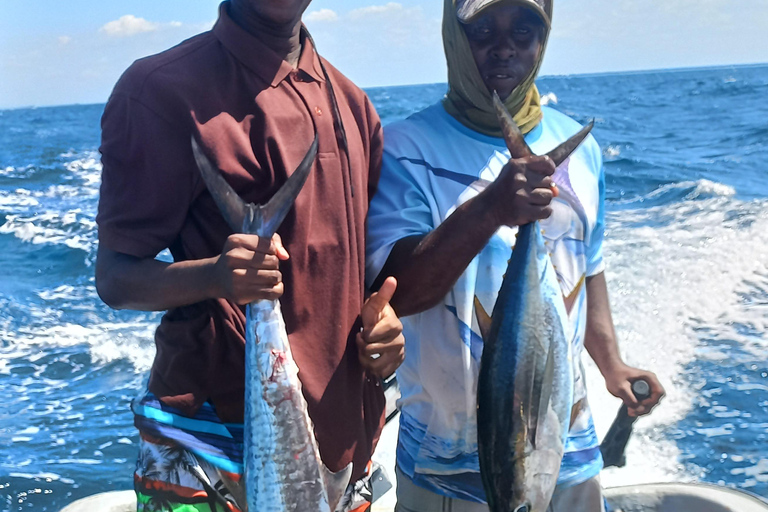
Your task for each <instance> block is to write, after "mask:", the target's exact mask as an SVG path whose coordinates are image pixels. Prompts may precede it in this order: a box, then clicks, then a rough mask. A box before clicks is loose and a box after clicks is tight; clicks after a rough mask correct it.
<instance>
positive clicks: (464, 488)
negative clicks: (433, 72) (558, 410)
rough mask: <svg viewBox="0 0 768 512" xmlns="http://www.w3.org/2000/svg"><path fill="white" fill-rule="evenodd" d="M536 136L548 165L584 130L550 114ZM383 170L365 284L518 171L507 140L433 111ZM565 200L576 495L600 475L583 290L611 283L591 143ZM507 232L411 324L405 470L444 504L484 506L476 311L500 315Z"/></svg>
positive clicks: (401, 139)
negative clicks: (402, 249) (401, 244)
mask: <svg viewBox="0 0 768 512" xmlns="http://www.w3.org/2000/svg"><path fill="white" fill-rule="evenodd" d="M543 112H544V118H543V120H542V122H541V123H539V125H538V126H537V127H536V128H535V129H534V130H533V131H531V132H530V133H529V134H528V135H527V136H526V141H527V142H528V144H529V145H530V147H531V149H532V150H533V152H534V153H536V154H544V153H546V152H547V151H549V150H551V149H553V148H555V147H556V146H557V145H559V144H560V143H562V142H563V141H565V140H566V139H567V138H568V137H570V136H571V135H573V134H575V133H576V132H577V131H578V130H579V129H581V126H580V125H579V124H578V123H576V122H575V121H574V120H572V119H571V118H569V117H567V116H565V115H563V114H561V113H560V112H557V111H556V110H553V109H551V108H548V107H544V108H543ZM384 140H385V152H384V166H383V169H382V175H381V180H380V181H379V188H378V191H377V193H376V195H375V196H374V198H373V200H372V203H371V207H370V210H369V213H368V241H367V255H368V256H367V265H366V274H367V279H368V282H369V284H370V283H371V282H373V280H374V279H375V278H376V277H377V276H378V274H379V271H380V270H381V268H382V267H383V266H384V263H385V262H386V260H387V258H388V257H389V253H390V251H391V250H392V247H393V246H394V244H395V242H397V241H398V240H400V239H402V238H405V237H408V236H413V235H425V234H427V233H429V232H430V231H432V230H433V229H435V227H437V226H438V225H439V224H440V223H442V222H443V221H444V220H445V219H446V218H447V217H448V216H449V215H451V213H453V211H454V210H455V209H456V208H457V207H458V206H459V205H461V204H462V203H464V202H465V201H467V200H468V199H470V198H472V197H474V196H476V195H477V194H478V192H479V191H481V190H482V189H483V188H484V187H485V186H486V185H487V183H488V182H490V181H493V180H494V179H495V178H496V177H497V176H498V174H499V172H500V171H501V169H502V167H503V166H504V165H505V164H506V162H508V161H509V158H510V155H509V151H508V150H507V148H506V145H505V144H504V141H503V139H500V138H494V137H488V136H485V135H482V134H480V133H477V132H475V131H472V130H470V129H469V128H467V127H465V126H464V125H462V124H461V123H459V122H458V121H456V120H455V119H454V118H453V117H451V116H450V115H449V114H448V113H447V112H446V111H445V109H444V108H443V106H442V104H441V103H437V104H435V105H432V106H431V107H428V108H426V109H425V110H423V111H421V112H419V113H417V114H414V115H412V116H411V117H409V118H408V119H406V120H404V121H401V122H397V123H394V124H391V125H389V126H388V127H387V128H385V137H384ZM554 180H555V182H556V183H557V184H558V187H559V189H560V195H559V197H557V198H556V199H554V200H553V203H552V207H553V214H552V216H551V217H550V218H549V219H547V220H545V221H542V222H540V227H541V229H542V231H543V234H544V238H545V241H546V243H547V246H548V248H549V250H550V252H551V253H552V256H551V257H552V262H553V264H554V267H555V269H556V271H557V277H558V281H559V283H560V287H561V289H562V293H563V297H564V299H565V305H566V311H567V314H568V319H567V322H564V323H565V324H566V325H567V326H568V327H569V331H570V332H568V333H567V334H566V335H567V336H570V339H571V340H572V348H573V356H574V357H573V360H574V364H575V366H576V368H574V375H575V382H574V404H576V405H575V406H574V407H575V408H576V409H575V417H576V420H575V422H574V424H573V426H572V428H571V430H570V432H569V436H568V441H567V443H566V447H565V449H566V454H565V457H564V459H563V463H562V466H561V470H560V476H559V479H558V484H559V485H563V486H571V485H576V484H579V483H582V482H584V481H586V480H588V479H590V478H592V477H594V476H596V475H597V474H598V473H599V472H600V469H601V468H602V464H603V462H602V458H601V456H600V451H599V443H598V440H597V436H596V434H595V429H594V425H593V423H592V415H591V413H590V410H589V407H588V405H587V401H586V388H585V381H584V371H583V368H582V367H581V363H580V358H581V353H582V351H583V347H584V332H585V328H586V312H587V308H586V298H587V297H586V286H585V279H586V278H587V277H589V276H593V275H596V274H599V273H600V272H602V271H603V269H604V265H603V256H602V245H603V231H604V224H605V223H604V175H603V168H602V155H601V152H600V148H599V146H598V145H597V143H596V142H595V140H594V139H593V138H592V137H591V136H590V137H588V138H587V140H586V141H585V142H584V143H583V144H582V146H581V147H580V148H579V149H578V150H577V151H576V152H575V153H574V154H573V155H572V156H571V157H570V158H569V159H568V160H567V161H566V162H565V163H563V165H561V166H560V168H558V170H557V172H556V173H555V175H554ZM516 231H517V229H516V228H510V227H503V228H501V229H499V231H497V233H496V234H495V235H494V236H493V237H492V238H491V240H490V241H489V243H488V245H487V246H486V247H485V248H484V249H483V250H482V251H481V252H480V253H479V254H478V255H477V256H476V257H475V258H474V259H473V260H472V262H471V263H470V264H469V266H468V267H467V269H466V270H465V271H464V273H463V274H462V275H461V277H460V278H459V280H458V282H457V283H456V284H455V285H454V287H453V288H452V290H451V291H450V292H449V293H448V294H447V295H446V297H445V299H444V300H443V302H442V303H441V304H440V305H438V306H435V307H434V308H432V309H430V310H428V311H425V312H423V313H420V314H418V315H414V316H411V317H406V318H403V319H402V321H403V326H404V335H405V340H406V342H405V343H406V357H405V362H404V363H403V365H402V366H401V367H400V368H399V369H398V371H397V377H398V382H399V384H400V390H401V392H402V398H401V400H400V402H399V407H400V409H401V413H402V414H401V417H400V435H399V441H398V447H397V464H398V467H399V468H400V470H401V471H402V472H403V473H405V474H406V475H407V476H409V477H411V478H412V479H413V481H414V483H416V484H417V485H419V486H421V487H424V488H427V489H430V490H432V491H434V492H437V493H439V494H442V495H447V496H451V497H455V498H460V499H464V500H470V501H476V502H484V501H485V492H484V491H483V487H482V482H481V480H480V468H479V462H478V448H477V427H476V423H477V419H476V408H477V405H476V404H477V400H476V393H477V381H478V370H479V364H480V356H481V354H482V347H483V342H482V339H481V337H480V329H479V327H478V324H477V320H476V315H475V310H474V300H475V297H477V299H478V300H479V302H480V304H481V305H482V306H483V308H484V309H485V310H486V311H487V312H490V311H492V310H493V306H494V304H495V301H496V296H497V294H498V291H499V288H500V287H501V281H502V278H503V275H504V272H505V271H506V268H507V262H508V260H509V258H510V255H511V250H512V246H513V245H514V241H515V233H516Z"/></svg>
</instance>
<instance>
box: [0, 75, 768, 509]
mask: <svg viewBox="0 0 768 512" xmlns="http://www.w3.org/2000/svg"><path fill="white" fill-rule="evenodd" d="M538 84H539V88H540V90H541V92H542V95H543V97H544V100H545V101H546V102H547V103H549V104H550V105H551V106H553V107H555V108H557V109H559V110H561V111H563V112H565V113H566V114H568V115H571V116H573V117H574V118H576V119H577V120H579V121H581V122H586V121H588V120H589V119H595V122H596V127H595V131H594V134H595V137H596V138H597V140H598V142H599V143H600V144H601V146H602V148H603V155H604V158H605V166H606V173H607V199H608V211H609V213H608V226H607V228H608V234H607V238H608V241H607V248H606V252H607V254H606V258H607V261H608V270H607V277H608V283H609V291H610V293H611V300H612V304H613V315H614V321H615V323H616V328H617V332H618V336H619V339H620V343H621V347H622V352H623V354H624V356H625V358H626V360H627V361H628V362H629V363H630V364H634V365H636V366H640V367H643V368H647V369H650V370H653V371H655V372H656V373H657V374H658V375H659V377H660V378H661V380H662V381H663V383H664V385H665V386H666V388H667V392H668V393H667V397H666V398H665V400H664V401H663V402H662V404H661V405H660V406H659V407H658V408H657V409H656V410H655V411H654V413H653V414H652V415H651V416H649V417H646V418H643V419H641V420H639V421H638V423H637V426H636V436H635V437H634V438H633V440H632V441H631V443H630V446H629V449H628V461H629V464H628V467H626V468H623V469H620V470H617V469H611V470H607V471H605V472H604V474H603V482H604V483H605V484H606V485H609V486H610V485H622V484H631V483H642V482H652V481H704V482H712V483H720V484H723V485H728V486H733V487H737V488H741V489H745V490H749V491H752V492H755V493H758V494H762V495H768V334H766V332H767V331H768V178H767V177H766V160H768V143H767V142H766V141H767V140H768V121H767V119H768V101H766V98H768V66H757V67H733V68H716V69H701V70H685V71H674V72H646V73H633V74H613V75H601V76H574V77H557V78H543V79H541V80H539V82H538ZM445 90H446V86H445V85H444V84H438V85H419V86H408V87H396V88H377V89H371V90H369V91H368V92H369V94H370V96H371V98H372V99H373V102H374V104H375V105H376V107H377V109H378V111H379V113H380V115H381V116H382V119H383V121H384V123H385V124H386V123H389V122H391V121H394V120H397V119H401V118H403V117H405V116H407V115H408V114H410V113H411V112H414V111H416V110H419V109H421V108H423V107H425V106H427V105H429V104H431V103H433V102H435V101H437V100H438V99H439V98H440V97H441V96H442V95H443V94H444V93H445ZM102 109H103V105H91V106H68V107H55V108H39V109H21V110H6V111H0V390H2V398H0V510H2V511H8V512H10V511H22V510H34V511H56V510H59V509H60V508H61V507H63V506H64V505H66V504H67V503H70V502H71V501H73V500H75V499H77V498H81V497H84V496H87V495H89V494H93V493H96V492H101V491H106V490H115V489H129V488H131V486H132V469H133V464H134V459H135V453H136V442H137V436H136V431H135V430H134V428H133V424H132V417H131V414H130V412H129V402H130V400H131V399H132V398H133V397H134V396H135V395H136V393H137V392H138V391H139V389H140V388H141V387H142V385H143V383H144V380H145V377H146V373H147V370H148V369H149V366H150V364H151V362H152V358H153V352H154V345H153V341H152V335H153V331H154V327H155V324H156V322H157V319H158V317H157V315H156V314H146V313H135V312H115V311H112V310H110V309H109V308H108V307H106V306H105V305H103V304H102V303H101V302H100V301H99V298H98V296H97V294H96V292H95V289H94V283H93V263H94V259H95V250H96V225H95V223H94V216H95V212H96V206H97V201H98V187H99V179H100V178H99V176H100V163H99V155H98V152H97V147H98V144H99V118H100V115H101V112H102ZM589 372H590V375H589V386H590V399H591V402H592V406H593V409H594V411H595V416H596V422H597V428H598V431H599V432H601V433H602V432H605V431H606V430H607V428H608V426H609V424H610V422H611V420H612V418H613V415H614V414H615V412H616V410H617V409H618V407H619V403H618V400H617V399H615V398H613V397H611V396H610V395H608V393H607V392H606V391H605V389H604V383H603V381H602V379H601V377H600V375H599V372H597V371H596V369H595V368H594V367H593V366H591V365H590V368H589Z"/></svg>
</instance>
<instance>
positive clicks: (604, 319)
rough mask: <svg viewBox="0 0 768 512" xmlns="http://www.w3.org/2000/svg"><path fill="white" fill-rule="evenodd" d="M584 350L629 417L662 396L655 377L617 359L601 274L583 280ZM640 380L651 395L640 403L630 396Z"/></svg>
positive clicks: (618, 357)
mask: <svg viewBox="0 0 768 512" xmlns="http://www.w3.org/2000/svg"><path fill="white" fill-rule="evenodd" d="M584 347H585V348H586V349H587V352H588V353H589V355H590V357H592V359H593V360H594V361H595V364H597V367H598V369H599V370H600V373H602V374H603V378H605V386H606V388H607V389H608V391H609V392H610V393H611V394H612V395H613V396H615V397H617V398H621V399H622V400H623V401H624V403H625V404H626V406H627V409H628V412H629V415H630V416H643V415H644V414H648V413H649V412H651V409H653V408H654V407H655V406H656V404H658V403H659V401H660V400H661V398H662V397H663V396H664V387H663V386H662V385H661V383H660V382H659V379H658V378H657V377H656V375H655V374H653V373H651V372H648V371H644V370H639V369H637V368H632V367H631V366H628V365H626V364H625V363H624V361H623V360H622V359H621V355H620V354H619V344H618V343H617V341H616V332H615V330H614V327H613V318H612V317H611V307H610V304H609V302H608V288H607V286H606V282H605V274H604V273H600V274H598V275H596V276H592V277H588V278H587V331H586V334H585V337H584ZM640 379H643V380H645V381H646V382H648V384H649V385H650V387H651V396H650V397H649V398H647V399H645V400H643V401H642V402H639V401H638V400H637V399H636V398H635V395H634V394H633V393H632V383H633V382H635V381H637V380H640Z"/></svg>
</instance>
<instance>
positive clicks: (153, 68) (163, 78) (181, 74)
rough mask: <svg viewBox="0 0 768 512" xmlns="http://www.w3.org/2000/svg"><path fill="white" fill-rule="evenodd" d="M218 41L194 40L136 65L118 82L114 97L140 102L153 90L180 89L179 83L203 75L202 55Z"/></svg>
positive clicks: (205, 36)
mask: <svg viewBox="0 0 768 512" xmlns="http://www.w3.org/2000/svg"><path fill="white" fill-rule="evenodd" d="M215 41H216V38H215V36H214V35H213V34H212V33H211V32H203V33H202V34H198V35H196V36H193V37H191V38H189V39H187V40H185V41H182V42H181V43H179V44H178V45H176V46H174V47H172V48H169V49H167V50H165V51H162V52H160V53H157V54H155V55H150V56H148V57H144V58H141V59H138V60H137V61H135V62H134V63H133V64H131V66H129V67H128V69H127V70H126V71H125V72H124V73H123V75H122V76H121V77H120V79H119V80H118V82H117V84H116V85H115V89H114V91H113V94H124V95H127V96H129V97H132V98H140V97H141V96H142V95H145V94H147V93H148V92H149V91H148V89H152V88H153V87H159V88H163V87H164V86H165V87H177V86H178V84H179V83H180V82H183V81H186V82H192V81H194V80H193V78H194V76H195V75H196V74H198V73H201V72H203V71H204V66H202V65H201V60H203V61H205V60H207V58H209V57H208V56H207V55H206V56H205V57H203V58H201V57H202V56H201V52H205V51H206V49H207V48H209V47H210V45H211V44H212V43H214V42H215Z"/></svg>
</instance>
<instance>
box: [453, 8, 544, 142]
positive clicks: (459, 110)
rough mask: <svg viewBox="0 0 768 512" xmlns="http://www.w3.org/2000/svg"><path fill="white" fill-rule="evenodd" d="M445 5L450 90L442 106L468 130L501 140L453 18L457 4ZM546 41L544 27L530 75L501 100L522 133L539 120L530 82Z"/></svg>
mask: <svg viewBox="0 0 768 512" xmlns="http://www.w3.org/2000/svg"><path fill="white" fill-rule="evenodd" d="M444 2H445V4H444V8H443V46H444V47H445V57H446V61H447V64H448V85H449V90H448V94H447V95H446V97H445V99H444V100H443V106H444V107H445V110H446V111H447V112H448V113H449V114H450V115H451V116H453V117H455V118H456V119H457V120H458V121H459V122H461V123H462V124H463V125H465V126H467V127H468V128H471V129H473V130H475V131H478V132H480V133H483V134H485V135H490V136H492V137H501V129H500V128H499V123H498V120H497V118H496V113H495V111H494V109H493V100H492V96H491V92H490V91H488V88H487V87H486V86H485V83H484V82H483V78H482V77H481V76H480V72H479V71H478V70H477V64H475V59H474V57H473V56H472V51H471V50H470V47H469V41H467V36H466V34H465V33H464V29H463V27H462V26H461V23H460V22H459V19H458V18H457V16H456V2H455V0H444ZM548 38H549V29H548V28H547V29H546V30H545V32H544V40H543V41H542V44H541V52H540V53H539V58H538V60H537V61H536V65H535V66H534V67H533V69H532V70H531V73H530V75H529V76H528V77H527V78H526V79H525V80H524V81H523V82H522V83H521V84H520V85H518V86H517V87H516V88H515V90H514V91H512V94H510V95H509V97H508V98H507V99H506V100H505V101H504V104H505V105H506V107H507V109H508V110H509V111H510V112H511V113H512V114H513V117H514V120H515V123H517V125H518V126H519V127H520V131H522V132H523V133H528V132H530V131H531V130H533V129H534V128H535V127H536V125H538V124H539V121H541V118H542V113H541V98H540V97H539V91H538V89H536V85H534V83H533V81H534V80H535V79H536V75H537V74H538V72H539V68H540V67H541V62H542V60H543V59H544V50H545V48H546V46H547V40H548Z"/></svg>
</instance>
